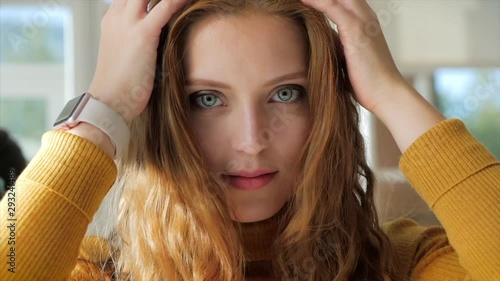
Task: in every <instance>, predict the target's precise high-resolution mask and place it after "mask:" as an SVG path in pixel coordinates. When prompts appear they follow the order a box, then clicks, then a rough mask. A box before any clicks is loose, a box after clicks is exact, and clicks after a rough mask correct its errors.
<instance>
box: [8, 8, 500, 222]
mask: <svg viewBox="0 0 500 281" xmlns="http://www.w3.org/2000/svg"><path fill="white" fill-rule="evenodd" d="M109 2H110V1H101V0H89V1H78V0H36V1H32V0H0V40H1V41H0V129H3V130H5V131H6V132H8V135H9V137H10V138H11V139H12V140H13V142H14V143H17V144H18V145H19V146H20V148H21V151H22V154H23V156H24V158H25V159H26V161H27V162H29V161H30V160H31V158H32V157H33V156H34V155H35V153H36V151H37V150H38V149H39V147H40V140H41V136H42V134H43V133H44V132H45V131H47V130H50V129H51V127H52V123H53V121H54V120H55V118H56V117H57V115H58V114H59V112H60V110H61V109H62V107H63V106H64V104H65V103H66V101H67V100H69V99H70V98H72V97H74V96H76V95H79V94H82V93H83V92H85V91H86V90H87V87H88V86H89V84H90V81H91V79H92V76H93V72H94V69H95V65H96V58H97V49H98V43H99V36H100V34H99V28H100V19H101V17H102V16H103V15H104V13H105V12H106V10H107V8H108V6H109ZM369 3H370V5H371V6H372V7H373V8H374V10H375V11H376V12H377V14H378V16H379V19H380V22H381V25H382V27H383V31H384V34H385V36H386V39H387V41H388V43H389V46H390V48H391V51H392V53H393V56H394V59H395V61H396V63H397V64H398V67H399V69H400V70H401V71H402V72H403V74H404V75H405V76H406V78H407V79H408V81H410V82H411V83H412V84H413V85H414V87H415V88H416V89H417V90H418V91H419V92H420V93H421V94H422V95H423V96H424V97H425V98H426V99H427V100H429V101H431V102H432V103H433V104H435V106H436V107H438V108H439V109H440V110H441V111H442V112H443V113H444V114H445V115H446V116H447V117H456V118H460V119H462V120H463V121H464V122H465V123H466V125H467V127H468V128H469V130H470V131H471V132H472V133H473V134H474V135H475V136H476V137H477V138H478V139H479V140H480V141H481V142H482V143H483V144H484V145H485V146H487V147H488V148H489V149H490V150H491V151H492V152H493V153H494V154H495V155H496V157H497V158H499V159H500V0H470V1H469V0H461V1H449V0H434V1H424V0H390V1H389V0H372V1H370V0H369ZM415 118H418V116H415ZM362 128H363V132H364V135H365V137H366V140H367V143H368V152H367V153H368V159H369V162H370V165H371V166H372V168H373V169H374V170H375V171H376V175H377V178H378V183H377V192H376V202H377V208H378V210H379V215H380V219H381V220H382V221H387V220H390V219H394V218H397V217H401V216H407V217H410V218H413V219H415V220H417V221H419V222H420V223H422V224H438V223H439V222H438V221H437V220H436V219H435V217H434V216H433V214H432V213H431V212H430V211H429V209H428V207H427V206H426V205H425V203H424V202H423V201H422V200H421V199H420V198H419V197H418V195H417V194H416V193H415V192H414V191H413V189H412V188H411V187H410V186H409V185H408V183H407V182H406V180H405V179H404V178H403V176H402V175H401V173H400V172H399V169H398V161H399V157H400V156H401V155H400V153H399V150H398V148H397V146H396V144H395V143H394V141H393V140H392V137H391V135H390V134H389V132H388V131H387V129H386V128H385V127H384V126H383V125H382V124H381V123H380V122H379V121H377V120H376V119H375V118H373V116H371V115H370V114H369V113H367V112H364V114H363V125H362ZM8 151H9V148H8V147H6V146H3V147H2V146H0V163H4V164H5V162H6V161H7V156H6V155H7V153H8ZM3 166H5V165H3ZM0 183H1V180H0ZM103 205H106V204H103ZM97 217H99V216H97Z"/></svg>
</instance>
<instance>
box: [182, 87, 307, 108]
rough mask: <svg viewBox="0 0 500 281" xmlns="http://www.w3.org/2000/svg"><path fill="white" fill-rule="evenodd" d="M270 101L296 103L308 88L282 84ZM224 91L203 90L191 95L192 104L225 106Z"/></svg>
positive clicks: (196, 105)
mask: <svg viewBox="0 0 500 281" xmlns="http://www.w3.org/2000/svg"><path fill="white" fill-rule="evenodd" d="M272 93H273V94H272V96H271V98H270V99H269V101H270V102H277V103H295V102H298V101H300V100H301V99H302V98H303V97H304V96H305V95H306V89H305V88H304V87H303V86H301V85H296V84H290V85H284V86H280V87H278V88H277V89H275V90H273V91H272ZM221 95H222V93H220V92H218V91H212V90H203V91H198V92H195V93H192V94H190V95H189V101H190V104H191V106H195V107H198V108H200V109H210V108H215V107H218V106H224V102H223V99H222V98H221V97H220V96H221Z"/></svg>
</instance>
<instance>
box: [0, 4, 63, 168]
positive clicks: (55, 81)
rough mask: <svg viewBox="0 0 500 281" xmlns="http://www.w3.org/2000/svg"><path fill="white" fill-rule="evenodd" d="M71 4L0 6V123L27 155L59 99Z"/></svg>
mask: <svg viewBox="0 0 500 281" xmlns="http://www.w3.org/2000/svg"><path fill="white" fill-rule="evenodd" d="M71 17H72V14H71V9H70V8H69V7H67V6H62V5H59V6H54V7H49V6H44V5H42V4H38V3H25V4H24V5H23V4H3V2H2V6H0V31H1V32H0V36H1V40H0V127H2V128H4V129H6V130H7V131H8V132H9V134H10V135H11V136H12V138H13V139H14V140H16V142H18V143H19V145H20V146H21V148H22V151H23V153H24V156H25V158H26V159H27V160H31V158H32V157H33V156H34V155H35V153H36V152H37V151H38V149H39V147H40V143H41V136H42V134H43V133H44V132H45V131H47V130H49V129H50V128H51V122H52V121H53V120H54V119H55V116H54V115H55V114H57V111H58V109H59V108H61V106H62V104H63V103H64V91H65V86H66V85H65V81H66V79H65V59H66V57H67V55H68V54H66V50H67V46H68V44H69V43H70V42H71V40H72V38H71V32H72V30H68V28H70V27H71V26H72V24H71V20H72V18H71Z"/></svg>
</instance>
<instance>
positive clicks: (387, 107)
mask: <svg viewBox="0 0 500 281" xmlns="http://www.w3.org/2000/svg"><path fill="white" fill-rule="evenodd" d="M301 1H302V2H303V3H304V4H306V5H308V6H311V7H312V8H315V9H317V10H319V11H321V12H324V13H325V14H326V16H327V17H328V18H329V19H330V20H331V21H333V22H334V23H335V24H336V25H337V27H338V32H339V36H340V41H341V42H342V45H343V47H344V54H345V57H346V61H347V72H348V74H349V79H350V81H351V84H352V87H353V90H354V95H355V97H356V100H357V101H358V102H359V103H360V104H361V105H362V106H363V107H364V108H366V109H368V110H369V111H371V112H372V113H374V114H375V116H377V117H378V118H379V119H380V120H381V121H382V122H383V123H384V124H385V125H386V127H387V128H388V129H389V131H390V132H391V134H392V136H393V137H394V140H395V141H396V143H397V144H398V146H399V149H400V150H401V152H404V151H406V149H407V148H408V147H409V146H410V145H411V144H412V143H413V142H414V141H415V140H416V139H417V138H418V137H419V136H420V135H422V134H423V133H425V132H426V131H427V130H429V129H430V128H431V127H433V126H434V125H435V124H437V123H439V122H440V121H442V120H444V119H445V117H444V116H443V115H442V114H441V113H440V112H439V111H437V110H436V109H435V108H434V107H433V106H432V105H431V104H430V103H428V102H427V101H426V100H425V99H424V98H423V97H421V96H420V94H419V93H418V92H417V91H415V89H413V88H412V87H411V86H410V85H409V84H408V83H407V82H406V80H405V79H404V77H403V75H402V74H401V73H400V72H399V70H398V69H397V67H396V64H395V63H394V60H393V59H392V56H391V52H390V51H389V47H388V46H387V42H386V41H385V38H384V35H383V33H382V28H381V26H380V23H379V21H378V18H377V15H376V13H375V12H374V11H373V10H372V9H371V8H370V6H369V5H368V3H367V2H366V0H301Z"/></svg>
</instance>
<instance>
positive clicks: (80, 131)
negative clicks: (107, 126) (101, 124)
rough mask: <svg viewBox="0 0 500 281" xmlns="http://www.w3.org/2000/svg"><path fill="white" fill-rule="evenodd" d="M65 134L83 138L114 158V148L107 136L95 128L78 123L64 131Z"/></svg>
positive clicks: (87, 124)
mask: <svg viewBox="0 0 500 281" xmlns="http://www.w3.org/2000/svg"><path fill="white" fill-rule="evenodd" d="M66 132H67V133H70V134H73V135H76V136H79V137H81V138H84V139H86V140H88V141H90V142H92V143H93V144H95V145H96V146H98V147H99V148H100V149H101V150H102V151H104V152H105V153H106V154H107V155H108V156H109V157H111V158H114V155H115V147H114V145H113V142H112V141H111V139H110V138H109V136H108V135H107V134H106V133H104V132H103V131H101V130H100V129H99V128H97V127H96V126H94V125H92V124H89V123H85V122H82V123H79V124H78V125H77V126H75V127H73V128H71V129H69V130H67V131H66Z"/></svg>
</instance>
